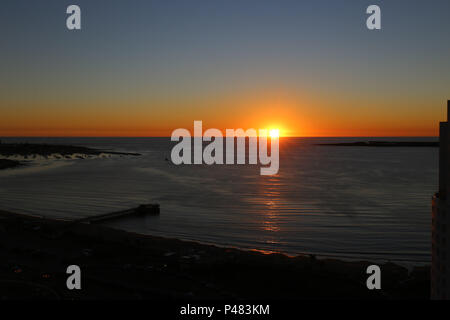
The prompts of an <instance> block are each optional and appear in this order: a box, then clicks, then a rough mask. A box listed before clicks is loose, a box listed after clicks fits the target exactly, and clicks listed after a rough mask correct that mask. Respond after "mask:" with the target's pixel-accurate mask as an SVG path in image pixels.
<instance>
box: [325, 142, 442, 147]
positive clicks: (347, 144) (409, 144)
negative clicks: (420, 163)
mask: <svg viewBox="0 0 450 320" xmlns="http://www.w3.org/2000/svg"><path fill="white" fill-rule="evenodd" d="M317 145H318V146H336V147H439V141H431V142H425V141H358V142H342V143H318V144H317Z"/></svg>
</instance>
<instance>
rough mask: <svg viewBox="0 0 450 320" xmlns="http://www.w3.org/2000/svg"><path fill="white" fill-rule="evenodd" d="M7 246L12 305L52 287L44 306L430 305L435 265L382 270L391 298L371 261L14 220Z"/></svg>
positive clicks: (0, 218)
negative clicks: (72, 278) (70, 274)
mask: <svg viewBox="0 0 450 320" xmlns="http://www.w3.org/2000/svg"><path fill="white" fill-rule="evenodd" d="M0 239H1V240H2V241H1V242H0V243H1V245H0V257H1V259H0V270H1V273H0V275H1V276H0V283H3V284H8V285H7V286H6V287H5V286H4V285H3V286H0V295H2V296H4V297H6V298H7V299H17V298H20V299H22V298H24V297H29V296H30V295H33V294H36V292H35V291H33V290H29V287H30V286H35V287H39V288H41V289H42V288H43V287H45V288H46V289H45V290H44V289H42V290H41V291H40V293H39V294H38V296H37V297H38V298H47V299H109V298H112V299H116V298H120V299H135V298H142V299H148V298H152V299H161V300H167V299H189V300H196V299H216V300H221V299H236V298H237V299H282V298H286V299H321V298H339V299H343V298H348V299H372V298H375V299H403V298H413V299H428V297H429V266H415V267H414V268H413V269H412V270H409V271H408V270H407V269H406V268H405V267H402V266H399V265H397V264H394V263H389V262H387V263H383V264H379V265H380V266H381V268H382V270H383V271H382V272H383V290H380V291H369V290H368V289H367V288H366V285H365V281H366V279H367V274H366V268H367V266H369V265H370V264H371V263H370V262H369V261H344V260H339V259H331V258H325V259H316V257H315V256H313V255H311V256H295V257H291V256H287V255H284V254H280V253H261V252H257V251H247V250H241V249H237V248H230V247H222V246H220V247H219V246H217V245H210V244H202V243H199V242H193V241H186V240H179V239H171V238H163V237H157V236H150V235H140V234H136V233H131V232H127V231H123V230H118V229H114V228H110V227H105V226H102V225H92V224H83V223H71V222H67V221H61V220H55V219H49V218H43V217H37V216H27V215H22V214H16V213H11V212H6V211H0ZM30 257H31V259H30ZM70 264H77V265H79V266H80V268H81V269H82V272H83V277H84V278H83V279H85V280H84V281H85V282H84V283H85V285H84V290H81V291H79V292H74V291H76V290H74V291H70V290H67V289H66V287H65V281H66V278H67V275H66V273H65V270H66V268H67V266H68V265H70ZM24 283H27V285H26V286H25V284H24ZM38 291H39V290H38ZM55 294H56V296H55ZM30 298H36V296H31V297H30Z"/></svg>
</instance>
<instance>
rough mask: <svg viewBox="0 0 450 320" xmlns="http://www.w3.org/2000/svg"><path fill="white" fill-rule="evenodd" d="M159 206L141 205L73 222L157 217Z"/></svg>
mask: <svg viewBox="0 0 450 320" xmlns="http://www.w3.org/2000/svg"><path fill="white" fill-rule="evenodd" d="M159 213H160V209H159V204H141V205H140V206H139V207H137V208H132V209H127V210H122V211H116V212H112V213H105V214H100V215H96V216H92V217H87V218H82V219H78V220H76V221H74V223H89V224H93V223H101V222H106V221H109V220H114V219H118V218H124V217H129V216H144V215H159Z"/></svg>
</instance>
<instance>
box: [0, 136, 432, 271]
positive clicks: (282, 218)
mask: <svg viewBox="0 0 450 320" xmlns="http://www.w3.org/2000/svg"><path fill="white" fill-rule="evenodd" d="M2 140H4V141H6V142H9V141H28V142H45V143H60V144H71V145H72V144H75V145H83V146H88V147H96V148H106V149H111V150H116V151H133V152H140V153H142V154H143V156H141V157H130V156H123V157H112V158H107V159H88V160H70V161H67V160H65V161H63V160H55V161H40V162H35V163H34V164H32V165H31V166H29V167H26V168H21V169H15V170H5V171H1V172H0V209H5V210H11V211H16V212H24V213H32V214H40V215H45V216H50V217H60V218H70V219H73V218H80V217H85V216H89V215H95V214H100V213H105V212H112V211H117V210H119V209H126V208H130V207H133V206H136V205H138V204H142V203H149V202H158V203H160V205H161V215H160V216H159V217H139V218H127V219H125V220H119V221H115V222H111V223H109V224H110V225H111V226H114V227H116V228H121V229H126V230H130V231H134V232H138V233H143V234H151V235H161V236H167V237H177V238H182V239H191V240H197V241H202V242H207V243H215V244H219V245H226V246H236V247H240V248H249V249H259V250H267V251H280V252H285V253H288V254H298V253H315V254H318V255H335V256H340V257H350V258H370V259H392V260H410V261H423V262H427V261H428V260H429V252H430V223H431V222H430V221H431V217H430V215H431V196H432V194H433V193H434V192H435V191H436V189H437V183H438V180H437V179H438V177H437V175H438V149H437V148H368V147H333V146H316V145H315V144H316V143H323V142H331V141H332V142H344V141H345V142H347V141H361V140H369V138H320V139H319V138H283V139H281V141H280V171H279V174H278V175H276V176H260V175H259V166H249V165H233V166H206V165H201V166H175V165H172V164H170V163H169V162H167V161H165V158H166V157H169V155H170V150H171V146H172V145H173V143H171V142H170V141H169V139H168V138H6V139H2ZM370 140H391V141H392V140H395V141H399V140H414V141H417V140H436V138H434V139H427V138H415V139H406V138H402V139H400V138H391V139H389V138H383V139H376V138H370Z"/></svg>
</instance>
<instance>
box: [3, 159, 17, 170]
mask: <svg viewBox="0 0 450 320" xmlns="http://www.w3.org/2000/svg"><path fill="white" fill-rule="evenodd" d="M20 165H22V164H21V163H20V162H19V161H16V160H8V159H0V170H2V169H9V168H15V167H18V166H20Z"/></svg>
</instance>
